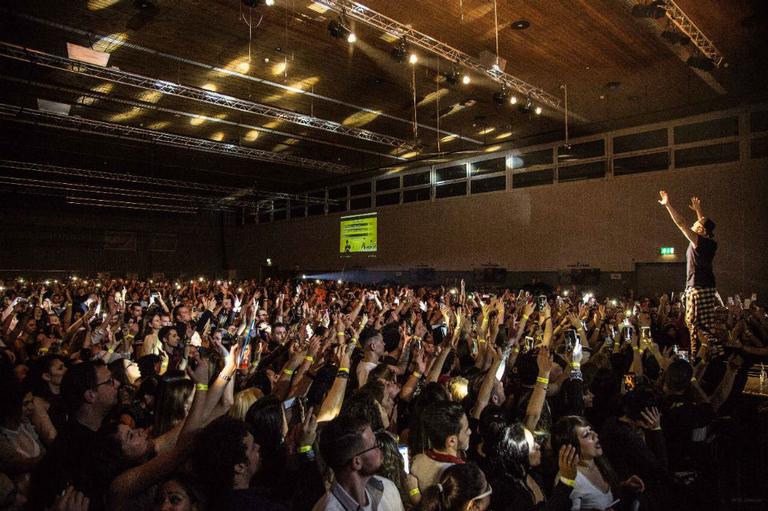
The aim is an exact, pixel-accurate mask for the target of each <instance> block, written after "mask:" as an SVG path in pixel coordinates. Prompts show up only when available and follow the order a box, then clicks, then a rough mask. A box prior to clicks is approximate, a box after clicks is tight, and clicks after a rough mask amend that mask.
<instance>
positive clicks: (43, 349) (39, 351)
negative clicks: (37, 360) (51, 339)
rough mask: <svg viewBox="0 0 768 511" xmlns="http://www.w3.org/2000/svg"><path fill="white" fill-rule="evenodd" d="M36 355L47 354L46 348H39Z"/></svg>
mask: <svg viewBox="0 0 768 511" xmlns="http://www.w3.org/2000/svg"><path fill="white" fill-rule="evenodd" d="M37 352H38V353H48V348H40V349H39V350H37Z"/></svg>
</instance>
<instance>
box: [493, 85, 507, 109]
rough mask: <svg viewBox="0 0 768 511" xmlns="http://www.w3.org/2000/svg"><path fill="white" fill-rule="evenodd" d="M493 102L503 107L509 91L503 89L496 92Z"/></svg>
mask: <svg viewBox="0 0 768 511" xmlns="http://www.w3.org/2000/svg"><path fill="white" fill-rule="evenodd" d="M493 100H494V101H495V102H496V103H498V104H500V105H502V104H504V103H506V102H507V89H505V88H504V87H502V88H501V90H499V91H496V92H494V93H493Z"/></svg>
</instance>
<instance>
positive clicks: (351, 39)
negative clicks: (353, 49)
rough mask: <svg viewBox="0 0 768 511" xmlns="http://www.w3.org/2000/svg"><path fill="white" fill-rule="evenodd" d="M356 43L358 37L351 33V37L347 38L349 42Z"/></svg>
mask: <svg viewBox="0 0 768 511" xmlns="http://www.w3.org/2000/svg"><path fill="white" fill-rule="evenodd" d="M355 41H357V36H356V35H355V33H354V32H350V33H349V35H348V36H347V42H348V43H350V44H351V43H354V42H355Z"/></svg>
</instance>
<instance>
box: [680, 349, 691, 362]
mask: <svg viewBox="0 0 768 511" xmlns="http://www.w3.org/2000/svg"><path fill="white" fill-rule="evenodd" d="M677 356H678V357H680V359H681V360H685V361H686V362H690V361H691V360H690V358H689V357H688V350H677Z"/></svg>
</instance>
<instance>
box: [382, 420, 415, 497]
mask: <svg viewBox="0 0 768 511" xmlns="http://www.w3.org/2000/svg"><path fill="white" fill-rule="evenodd" d="M375 435H376V443H377V445H378V446H379V449H380V451H381V466H380V467H379V470H378V471H377V472H376V473H377V474H378V475H380V476H383V477H386V478H387V479H389V480H390V481H392V482H393V483H395V486H397V490H398V491H399V492H400V500H402V501H403V506H404V507H405V508H406V509H410V508H411V507H412V505H415V504H418V502H419V500H421V499H420V496H419V494H418V492H413V493H411V492H412V491H413V489H414V488H416V489H418V487H419V482H418V481H417V480H416V478H415V477H414V476H413V475H411V474H408V473H406V471H405V462H404V460H403V457H402V455H401V454H400V449H399V445H398V443H397V440H396V439H395V437H394V436H393V435H392V433H390V432H389V431H384V430H379V431H376V433H375ZM409 503H410V504H411V505H409Z"/></svg>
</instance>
